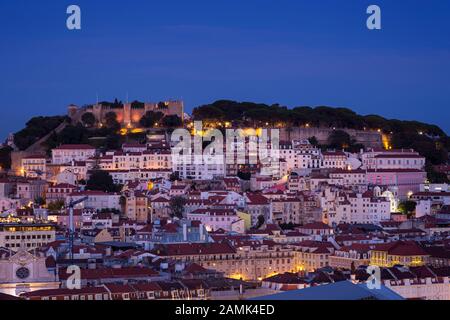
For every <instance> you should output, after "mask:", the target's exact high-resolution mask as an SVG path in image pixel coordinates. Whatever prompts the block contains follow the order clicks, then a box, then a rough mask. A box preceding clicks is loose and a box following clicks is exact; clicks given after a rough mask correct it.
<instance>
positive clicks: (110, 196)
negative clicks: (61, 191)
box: [66, 191, 121, 210]
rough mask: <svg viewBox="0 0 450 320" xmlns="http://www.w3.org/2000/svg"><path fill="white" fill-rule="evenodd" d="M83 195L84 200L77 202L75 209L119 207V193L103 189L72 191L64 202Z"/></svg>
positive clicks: (78, 198)
mask: <svg viewBox="0 0 450 320" xmlns="http://www.w3.org/2000/svg"><path fill="white" fill-rule="evenodd" d="M84 197H87V199H86V200H85V201H84V202H82V203H80V204H77V205H76V208H77V209H85V208H86V209H88V208H89V209H95V210H102V209H117V210H120V209H121V205H120V194H117V193H107V192H103V191H82V192H74V193H72V194H70V195H69V197H67V198H66V202H67V204H68V203H69V202H70V201H71V200H73V201H76V200H80V199H82V198H84Z"/></svg>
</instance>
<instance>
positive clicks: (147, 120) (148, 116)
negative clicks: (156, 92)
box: [139, 111, 164, 128]
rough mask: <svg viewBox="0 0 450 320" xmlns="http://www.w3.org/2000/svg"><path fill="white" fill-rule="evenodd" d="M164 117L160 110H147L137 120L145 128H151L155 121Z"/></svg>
mask: <svg viewBox="0 0 450 320" xmlns="http://www.w3.org/2000/svg"><path fill="white" fill-rule="evenodd" d="M163 117H164V114H163V113H162V112H159V111H157V112H154V111H147V112H146V113H145V114H144V116H143V117H142V118H141V120H140V121H139V123H140V125H141V126H143V127H145V128H152V127H153V126H154V125H155V124H156V123H158V122H159V121H161V119H162V118H163Z"/></svg>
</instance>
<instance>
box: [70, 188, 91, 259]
mask: <svg viewBox="0 0 450 320" xmlns="http://www.w3.org/2000/svg"><path fill="white" fill-rule="evenodd" d="M87 199H88V197H83V198H80V199H78V200H75V201H74V200H70V202H69V245H70V261H73V238H74V234H75V228H74V225H73V208H74V207H75V206H76V205H77V204H80V203H82V202H84V201H86V200H87Z"/></svg>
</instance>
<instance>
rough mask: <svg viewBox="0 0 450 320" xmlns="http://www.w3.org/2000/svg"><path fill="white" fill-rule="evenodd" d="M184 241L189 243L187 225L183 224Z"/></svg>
mask: <svg viewBox="0 0 450 320" xmlns="http://www.w3.org/2000/svg"><path fill="white" fill-rule="evenodd" d="M183 241H187V224H186V223H183Z"/></svg>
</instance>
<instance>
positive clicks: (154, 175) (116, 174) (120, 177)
mask: <svg viewBox="0 0 450 320" xmlns="http://www.w3.org/2000/svg"><path fill="white" fill-rule="evenodd" d="M108 173H109V174H110V176H111V177H112V178H113V181H114V183H115V184H125V183H127V182H130V181H136V180H139V181H149V180H155V179H159V178H163V179H169V177H170V175H171V173H172V171H171V170H169V169H133V170H108Z"/></svg>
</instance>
